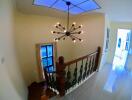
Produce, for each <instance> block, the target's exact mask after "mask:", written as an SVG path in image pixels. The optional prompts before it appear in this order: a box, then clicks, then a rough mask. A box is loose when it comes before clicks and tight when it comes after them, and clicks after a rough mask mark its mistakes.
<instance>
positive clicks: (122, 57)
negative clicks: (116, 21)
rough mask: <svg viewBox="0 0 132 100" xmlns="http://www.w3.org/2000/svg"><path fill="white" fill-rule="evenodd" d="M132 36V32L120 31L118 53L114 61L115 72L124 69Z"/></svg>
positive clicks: (116, 52)
mask: <svg viewBox="0 0 132 100" xmlns="http://www.w3.org/2000/svg"><path fill="white" fill-rule="evenodd" d="M130 35H131V30H128V29H118V33H117V44H116V51H115V56H114V60H113V70H115V69H121V70H122V69H124V66H125V63H126V59H127V55H128V50H129V44H130Z"/></svg>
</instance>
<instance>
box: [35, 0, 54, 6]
mask: <svg viewBox="0 0 132 100" xmlns="http://www.w3.org/2000/svg"><path fill="white" fill-rule="evenodd" d="M55 2H56V0H34V4H35V5H39V6H47V7H51V6H52V5H53V4H54V3H55Z"/></svg>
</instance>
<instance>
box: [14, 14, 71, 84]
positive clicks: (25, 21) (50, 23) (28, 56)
mask: <svg viewBox="0 0 132 100" xmlns="http://www.w3.org/2000/svg"><path fill="white" fill-rule="evenodd" d="M15 22H16V37H15V40H16V43H17V50H18V56H19V61H20V63H21V71H22V73H23V76H24V80H25V81H26V83H27V85H29V84H30V83H32V82H33V81H36V80H38V70H37V64H36V51H35V45H36V44H37V43H48V42H54V41H53V40H54V38H55V36H56V35H55V36H54V35H52V34H51V31H53V30H55V28H54V25H55V24H56V23H57V22H60V23H62V24H64V25H65V19H61V18H54V17H47V16H37V15H25V14H22V13H19V12H16V20H15ZM71 45H72V43H71V41H69V39H66V40H65V41H60V42H58V43H57V55H58V57H59V56H64V57H65V60H66V61H68V60H71V59H72V52H73V49H72V48H71Z"/></svg>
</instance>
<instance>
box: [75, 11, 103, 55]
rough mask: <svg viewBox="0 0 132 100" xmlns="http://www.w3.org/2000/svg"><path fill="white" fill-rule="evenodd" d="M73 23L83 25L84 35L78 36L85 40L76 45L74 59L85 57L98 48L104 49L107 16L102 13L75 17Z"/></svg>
mask: <svg viewBox="0 0 132 100" xmlns="http://www.w3.org/2000/svg"><path fill="white" fill-rule="evenodd" d="M72 21H73V22H74V21H75V22H77V24H78V25H80V24H82V25H83V28H82V30H83V31H84V34H82V35H78V36H79V37H80V38H82V39H83V40H84V42H82V43H79V42H77V43H75V44H74V45H73V48H74V57H80V56H85V55H86V54H88V53H91V52H93V51H95V50H96V49H97V47H98V46H101V47H103V42H104V33H105V32H104V30H105V29H104V26H105V15H104V14H101V13H91V14H86V15H79V16H75V17H73V20H72Z"/></svg>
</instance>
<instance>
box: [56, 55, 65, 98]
mask: <svg viewBox="0 0 132 100" xmlns="http://www.w3.org/2000/svg"><path fill="white" fill-rule="evenodd" d="M58 60H59V61H58V62H57V63H56V74H57V75H56V80H57V89H58V91H59V94H60V96H64V95H65V65H64V57H63V56H61V57H59V59H58Z"/></svg>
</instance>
